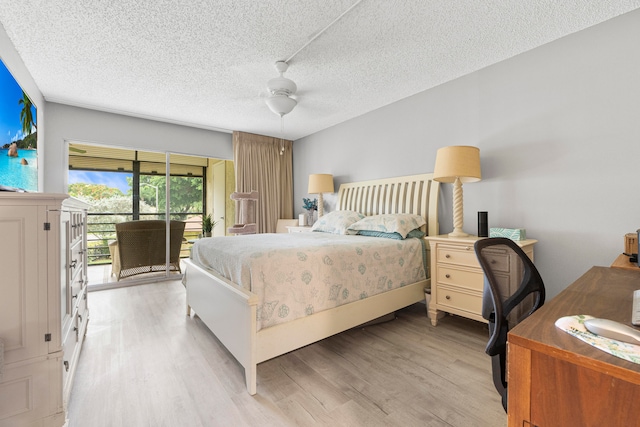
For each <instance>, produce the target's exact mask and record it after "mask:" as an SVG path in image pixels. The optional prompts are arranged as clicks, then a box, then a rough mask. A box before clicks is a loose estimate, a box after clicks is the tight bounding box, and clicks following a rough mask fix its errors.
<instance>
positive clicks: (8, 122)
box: [0, 61, 38, 191]
mask: <svg viewBox="0 0 640 427" xmlns="http://www.w3.org/2000/svg"><path fill="white" fill-rule="evenodd" d="M37 150H38V134H37V125H36V108H35V106H34V105H33V104H32V103H31V99H29V96H28V95H27V94H26V93H25V92H24V91H23V90H22V88H21V87H20V85H19V84H18V82H17V81H16V80H15V79H14V78H13V76H12V75H11V73H10V72H9V70H8V69H7V67H6V66H5V65H4V63H3V62H2V61H0V186H2V187H3V189H15V190H26V191H38V155H37V153H38V151H37Z"/></svg>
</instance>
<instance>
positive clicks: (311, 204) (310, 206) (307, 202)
mask: <svg viewBox="0 0 640 427" xmlns="http://www.w3.org/2000/svg"><path fill="white" fill-rule="evenodd" d="M302 202H303V203H304V205H302V208H303V209H304V210H305V211H307V220H306V224H300V225H309V226H311V225H313V223H314V222H315V220H314V218H313V212H314V211H316V210H317V209H318V199H313V200H311V199H302Z"/></svg>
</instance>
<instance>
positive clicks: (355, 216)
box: [311, 211, 364, 234]
mask: <svg viewBox="0 0 640 427" xmlns="http://www.w3.org/2000/svg"><path fill="white" fill-rule="evenodd" d="M362 218H364V215H362V214H361V213H358V212H356V211H333V212H329V213H328V214H326V215H323V216H322V217H321V218H320V219H318V220H317V221H316V223H315V224H313V227H311V231H321V232H324V233H333V234H356V233H357V231H356V230H349V229H348V228H349V226H350V225H352V224H354V223H356V222H358V221H360V220H361V219H362Z"/></svg>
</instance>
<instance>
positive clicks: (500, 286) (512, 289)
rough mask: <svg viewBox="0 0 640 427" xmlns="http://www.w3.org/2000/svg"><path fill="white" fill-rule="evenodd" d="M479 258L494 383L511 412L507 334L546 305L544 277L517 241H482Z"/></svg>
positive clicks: (477, 248)
mask: <svg viewBox="0 0 640 427" xmlns="http://www.w3.org/2000/svg"><path fill="white" fill-rule="evenodd" d="M474 247H475V251H476V256H477V257H478V261H479V262H480V266H481V267H482V270H483V271H484V291H483V297H482V317H484V318H485V319H486V320H487V321H488V322H489V342H488V343H487V348H486V349H485V352H486V353H487V354H488V355H489V356H491V367H492V370H493V383H494V385H495V386H496V390H498V393H500V395H501V396H502V406H503V407H504V410H505V412H506V411H507V377H506V372H507V333H508V332H509V330H510V329H511V328H513V327H514V326H515V325H517V324H518V323H520V322H521V321H522V320H524V319H525V318H527V317H528V316H529V315H531V313H533V312H534V311H536V310H537V309H538V308H540V307H541V306H542V305H543V304H544V297H545V290H544V283H543V282H542V278H541V277H540V273H538V270H537V269H536V267H535V266H534V265H533V262H532V261H531V259H529V257H528V256H527V255H526V254H525V253H524V251H523V250H522V249H521V248H520V246H518V245H517V244H516V243H515V242H514V241H512V240H510V239H505V238H502V237H494V238H488V239H481V240H478V241H477V242H476V243H475V245H474Z"/></svg>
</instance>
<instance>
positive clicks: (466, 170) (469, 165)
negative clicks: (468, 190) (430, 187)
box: [433, 145, 482, 183]
mask: <svg viewBox="0 0 640 427" xmlns="http://www.w3.org/2000/svg"><path fill="white" fill-rule="evenodd" d="M456 178H460V182H462V183H465V182H476V181H480V179H482V175H481V173H480V149H479V148H478V147H471V146H467V145H453V146H450V147H442V148H440V149H439V150H438V152H437V153H436V166H435V168H434V171H433V179H434V180H436V181H439V182H455V180H456Z"/></svg>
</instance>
